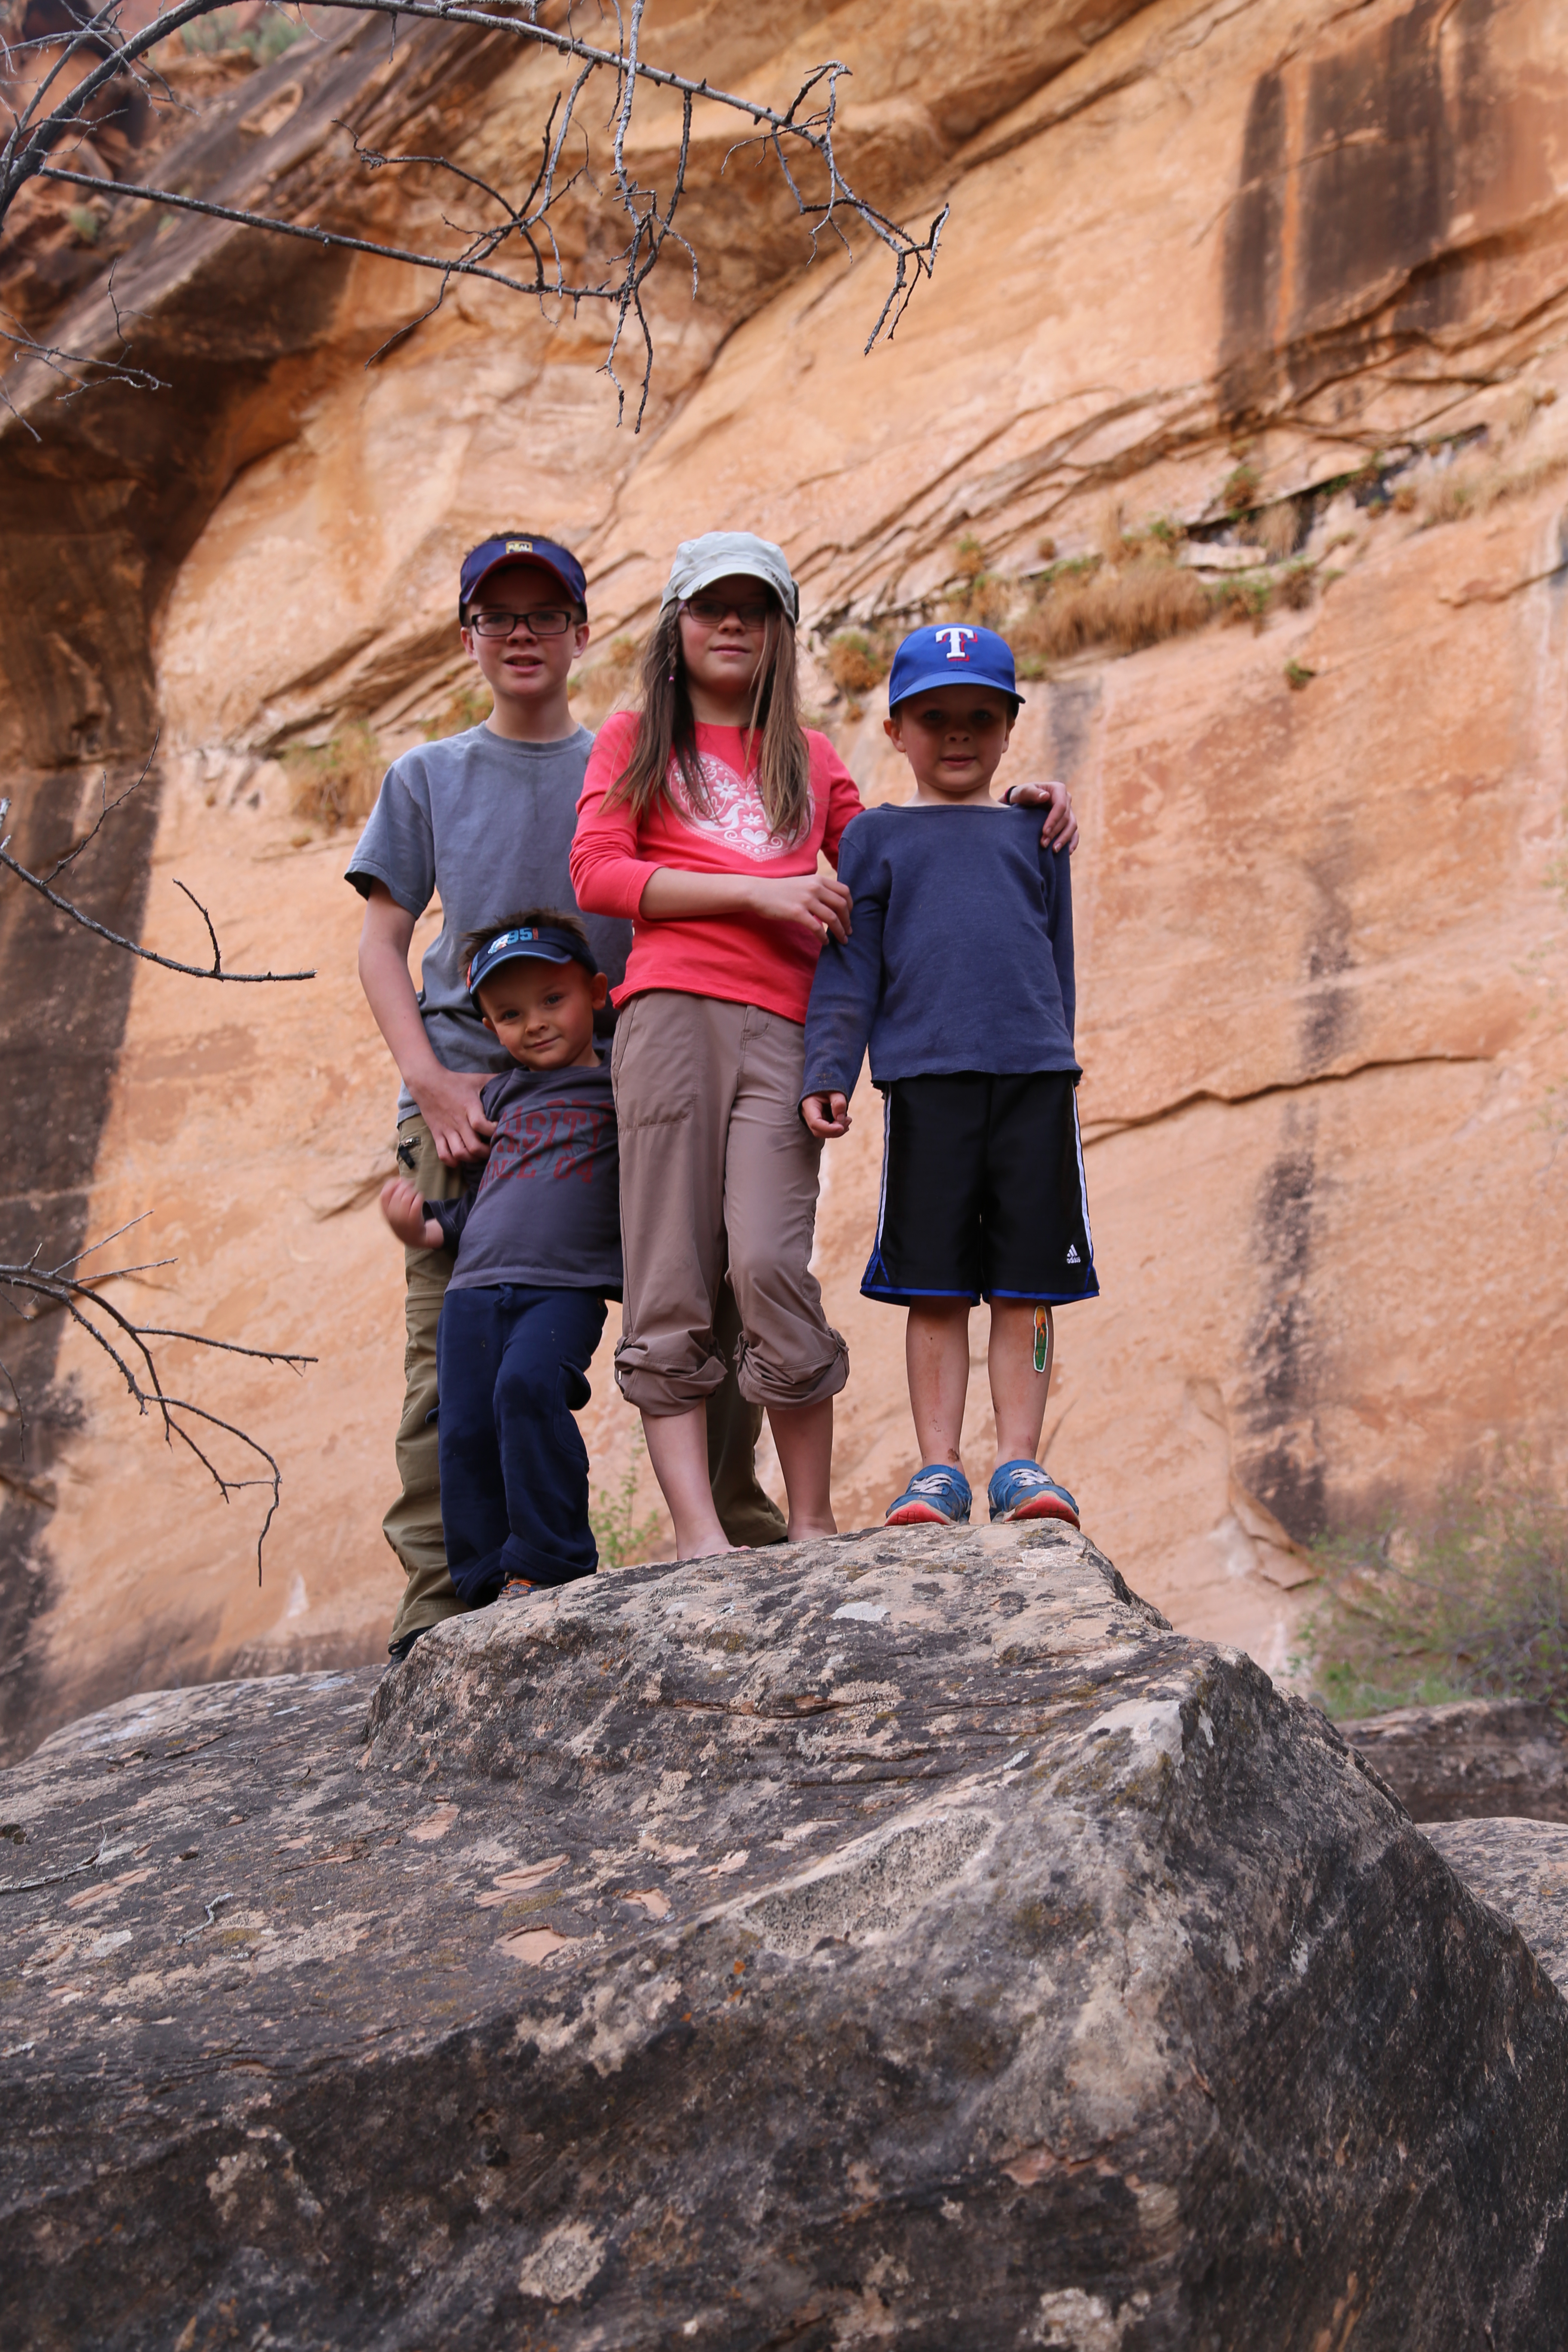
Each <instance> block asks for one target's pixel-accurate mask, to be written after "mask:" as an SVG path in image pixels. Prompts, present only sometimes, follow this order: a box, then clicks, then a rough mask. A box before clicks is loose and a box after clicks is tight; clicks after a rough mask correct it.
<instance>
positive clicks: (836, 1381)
mask: <svg viewBox="0 0 1568 2352" xmlns="http://www.w3.org/2000/svg"><path fill="white" fill-rule="evenodd" d="M610 1066H611V1071H612V1074H613V1076H614V1078H615V1084H616V1121H617V1124H618V1126H619V1129H620V1145H621V1242H622V1246H623V1250H624V1253H625V1257H626V1301H625V1316H624V1322H623V1328H622V1334H621V1342H620V1345H619V1347H618V1348H617V1349H616V1380H617V1381H618V1382H619V1383H620V1387H621V1391H622V1394H623V1395H624V1396H626V1398H627V1399H628V1400H629V1401H630V1402H631V1403H633V1404H635V1405H639V1406H641V1407H642V1408H643V1410H644V1411H645V1412H651V1413H654V1414H656V1415H658V1414H668V1413H676V1412H686V1411H688V1410H689V1408H690V1407H691V1406H693V1405H697V1404H701V1403H702V1402H704V1401H705V1400H706V1399H707V1398H708V1397H710V1395H711V1394H712V1392H713V1391H714V1390H715V1389H717V1388H718V1387H719V1385H720V1383H721V1381H722V1380H723V1379H724V1376H725V1369H726V1364H725V1356H726V1350H725V1348H724V1346H723V1345H722V1343H721V1339H720V1337H719V1335H718V1333H717V1332H716V1329H715V1326H716V1324H718V1323H719V1322H720V1309H721V1296H722V1290H723V1285H724V1271H725V1261H726V1251H727V1253H728V1263H729V1275H730V1282H731V1285H732V1286H733V1290H734V1299H735V1306H736V1307H737V1308H738V1309H739V1313H740V1322H741V1334H740V1339H739V1341H738V1342H737V1344H736V1347H735V1367H734V1369H735V1374H736V1378H737V1379H738V1381H739V1382H740V1388H741V1394H742V1396H743V1397H744V1398H746V1399H747V1401H748V1402H750V1403H752V1404H756V1405H806V1404H818V1403H820V1402H822V1401H823V1400H824V1399H825V1398H827V1397H831V1396H835V1395H837V1392H838V1391H839V1390H840V1389H841V1388H842V1387H843V1386H844V1383H845V1381H847V1379H848V1377H849V1358H848V1351H847V1349H846V1347H845V1344H844V1341H843V1339H841V1338H840V1337H839V1335H838V1333H837V1331H835V1330H833V1329H832V1328H830V1327H829V1325H828V1322H827V1320H826V1317H825V1316H824V1314H823V1311H822V1292H821V1290H820V1288H819V1287H818V1285H817V1281H816V1276H815V1275H814V1274H813V1273H812V1271H811V1250H812V1242H813V1238H814V1235H815V1231H816V1185H817V1162H818V1160H819V1159H820V1157H821V1150H822V1147H821V1145H820V1144H819V1143H818V1142H817V1141H816V1139H815V1138H814V1137H813V1136H812V1135H811V1134H810V1133H809V1132H808V1130H807V1129H806V1127H805V1122H804V1121H803V1119H802V1118H801V1116H800V1095H801V1084H802V1080H803V1077H804V1075H805V1030H804V1029H803V1027H802V1026H801V1024H800V1023H799V1022H798V1021H786V1020H784V1017H783V1016H782V1015H781V1014H779V1013H765V1012H763V1010H762V1009H761V1008H760V1007H759V1006H757V1005H754V1004H730V1003H725V1002H723V1000H722V999H721V998H718V997H712V996H688V995H684V994H682V993H680V992H678V991H675V990H672V989H655V990H650V991H649V992H647V994H646V995H643V996H635V997H633V998H632V1000H631V1002H630V1003H628V1004H626V1005H625V1006H624V1007H623V1008H622V1011H621V1015H620V1018H619V1020H618V1021H617V1023H616V1043H615V1050H614V1053H613V1055H612V1057H611V1064H610Z"/></svg>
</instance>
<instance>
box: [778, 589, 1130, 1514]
mask: <svg viewBox="0 0 1568 2352" xmlns="http://www.w3.org/2000/svg"><path fill="white" fill-rule="evenodd" d="M888 699H889V707H890V713H891V715H890V716H889V719H888V720H887V722H886V728H887V732H888V735H889V738H890V739H891V740H892V741H893V743H894V744H896V746H897V747H898V749H899V751H901V752H902V754H903V756H904V757H905V758H906V759H907V760H908V761H909V762H910V768H911V770H912V771H913V774H914V782H915V793H914V798H913V799H912V801H910V802H907V803H905V804H904V805H903V806H901V807H887V806H884V807H879V808H870V809H867V810H866V811H865V812H864V813H863V814H861V815H859V816H858V817H857V818H856V819H855V821H854V823H853V824H851V825H850V826H849V827H848V829H847V832H846V834H845V835H844V840H843V844H842V845H841V847H840V850H839V855H838V878H839V880H840V881H841V882H843V883H845V884H847V886H848V888H849V890H850V891H851V893H852V897H853V906H852V909H851V914H850V929H849V935H848V937H847V939H845V940H834V939H829V940H828V941H827V943H826V947H825V948H824V950H823V953H822V960H821V961H820V962H819V963H818V965H817V968H816V980H815V982H814V984H813V988H812V992H811V1006H810V1010H809V1012H808V1013H807V1015H806V1024H805V1100H804V1101H803V1102H802V1105H801V1111H802V1116H803V1117H804V1118H805V1123H806V1125H807V1127H808V1128H809V1129H811V1131H812V1133H813V1134H814V1135H818V1136H821V1137H823V1138H825V1139H826V1138H830V1137H834V1136H838V1135H842V1134H843V1133H844V1132H845V1130H846V1129H847V1127H848V1125H849V1116H848V1108H847V1104H848V1098H849V1097H850V1095H851V1094H852V1093H853V1092H854V1088H855V1082H856V1079H857V1078H858V1076H859V1071H860V1062H861V1057H862V1055H864V1053H865V1052H866V1049H867V1046H868V1045H869V1047H870V1055H871V1076H872V1079H873V1081H874V1083H875V1084H876V1085H877V1087H879V1089H880V1090H881V1093H882V1097H883V1105H884V1112H883V1122H884V1145H883V1155H884V1156H883V1163H882V1197H881V1206H880V1210H879V1215H878V1221H877V1238H876V1243H875V1245H874V1247H873V1249H872V1252H871V1259H870V1264H869V1265H868V1267H867V1269H866V1275H865V1279H864V1281H863V1282H862V1284H861V1289H862V1291H863V1293H864V1294H865V1296H866V1297H868V1298H880V1299H885V1300H887V1301H888V1302H889V1304H892V1305H895V1306H902V1307H908V1309H909V1324H908V1330H907V1334H906V1340H905V1350H906V1361H907V1366H908V1371H909V1381H910V1405H911V1408H912V1410H913V1413H914V1422H915V1432H916V1435H917V1438H918V1440H919V1443H920V1449H921V1468H920V1470H919V1471H918V1473H917V1474H916V1475H915V1476H914V1477H913V1478H911V1479H910V1483H909V1486H907V1487H906V1488H905V1490H904V1492H903V1493H902V1494H901V1495H900V1496H899V1497H898V1499H897V1500H896V1502H894V1503H893V1504H892V1505H891V1506H890V1507H889V1511H888V1515H887V1517H888V1522H889V1525H890V1526H900V1525H904V1524H907V1523H909V1522H910V1521H920V1520H933V1521H937V1522H947V1523H949V1524H952V1523H957V1522H963V1521H964V1520H967V1518H968V1517H969V1514H970V1507H971V1500H972V1497H971V1492H970V1486H969V1481H968V1479H967V1478H966V1476H965V1475H964V1472H963V1462H962V1459H961V1456H960V1453H959V1441H960V1438H961V1435H962V1432H963V1407H964V1397H965V1391H966V1390H967V1387H968V1381H969V1312H970V1308H971V1307H972V1306H973V1304H974V1303H975V1302H976V1300H978V1299H979V1298H982V1297H984V1298H988V1299H989V1300H990V1302H991V1342H990V1353H989V1370H990V1376H991V1396H992V1402H993V1404H994V1408H995V1415H996V1465H995V1468H994V1471H993V1473H992V1475H991V1479H990V1485H989V1495H988V1500H989V1505H990V1513H991V1517H992V1518H993V1519H1027V1518H1061V1519H1067V1520H1068V1521H1069V1522H1070V1523H1071V1524H1072V1525H1073V1526H1074V1527H1076V1526H1077V1525H1078V1506H1077V1504H1076V1502H1075V1501H1074V1499H1073V1497H1072V1496H1071V1495H1069V1494H1068V1491H1067V1489H1066V1487H1064V1486H1058V1483H1057V1481H1056V1480H1055V1479H1054V1478H1052V1477H1051V1476H1050V1475H1048V1473H1047V1472H1046V1471H1045V1470H1044V1469H1042V1468H1041V1466H1040V1465H1039V1463H1038V1461H1037V1459H1036V1456H1037V1453H1038V1449H1039V1443H1040V1432H1041V1428H1042V1426H1043V1424H1044V1421H1045V1411H1046V1398H1047V1392H1048V1390H1049V1385H1050V1367H1051V1352H1052V1340H1053V1336H1054V1335H1053V1329H1052V1318H1051V1310H1052V1308H1053V1307H1057V1306H1061V1305H1063V1304H1065V1303H1066V1302H1068V1300H1071V1299H1077V1298H1089V1297H1094V1296H1095V1295H1096V1293H1097V1292H1098V1291H1099V1288H1100V1284H1099V1280H1098V1278H1097V1276H1096V1275H1095V1271H1094V1258H1093V1252H1092V1249H1091V1247H1090V1242H1089V1218H1088V1213H1087V1208H1086V1204H1085V1199H1084V1181H1083V1156H1082V1150H1081V1146H1080V1144H1079V1129H1078V1110H1077V1103H1076V1098H1075V1093H1074V1089H1075V1087H1076V1086H1077V1083H1078V1079H1079V1066H1078V1061H1077V1058H1076V1055H1075V1054H1074V1051H1073V1015H1074V1010H1075V1003H1076V992H1075V989H1074V983H1073V953H1072V886H1071V870H1070V867H1069V865H1068V860H1067V859H1066V858H1065V857H1061V858H1058V857H1054V856H1051V855H1050V853H1049V852H1048V851H1047V850H1044V849H1043V848H1042V847H1041V844H1040V830H1039V824H1038V820H1037V816H1036V815H1035V814H1034V813H1033V812H1032V811H1030V810H1026V809H1023V808H1019V809H1017V810H1014V809H1012V808H1010V807H1008V806H1007V805H1006V802H1007V795H1006V793H1004V794H1003V795H1002V799H1001V801H1000V802H998V801H996V800H994V799H993V798H992V794H991V782H992V779H993V777H994V774H995V772H996V770H997V768H998V766H999V765H1000V763H1001V760H1002V755H1003V753H1004V752H1005V750H1006V748H1007V740H1008V737H1009V736H1010V734H1011V732H1012V729H1013V721H1014V719H1015V718H1016V715H1017V710H1018V706H1019V703H1020V701H1021V699H1022V698H1021V696H1020V695H1019V693H1018V687H1017V679H1016V675H1015V671H1014V667H1013V656H1012V652H1011V650H1010V648H1009V647H1008V646H1007V644H1006V643H1005V640H1004V639H1003V638H1001V637H999V636H998V635H996V634H995V633H994V631H993V630H990V629H982V628H978V627H976V626H974V625H973V624H971V623H967V622H965V623H962V624H959V623H952V624H943V625H941V626H937V627H931V628H923V629H917V630H915V631H914V632H913V634H912V635H910V636H908V637H906V638H905V639H904V641H903V643H902V645H901V646H900V647H899V650H898V653H897V655H896V656H894V660H893V667H892V674H891V676H890V677H889V681H888Z"/></svg>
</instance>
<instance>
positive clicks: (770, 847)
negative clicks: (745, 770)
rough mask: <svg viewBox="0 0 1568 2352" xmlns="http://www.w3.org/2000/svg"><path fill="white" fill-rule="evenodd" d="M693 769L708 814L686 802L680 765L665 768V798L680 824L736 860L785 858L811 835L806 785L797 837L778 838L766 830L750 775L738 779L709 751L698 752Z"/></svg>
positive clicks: (809, 796)
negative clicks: (671, 803)
mask: <svg viewBox="0 0 1568 2352" xmlns="http://www.w3.org/2000/svg"><path fill="white" fill-rule="evenodd" d="M697 765H698V768H699V770H700V772H701V776H702V782H703V784H704V786H705V787H706V790H707V793H708V814H706V815H702V814H699V812H698V811H697V810H695V809H694V808H693V807H692V806H691V803H690V802H689V799H688V797H687V793H686V788H685V786H684V784H683V783H682V782H681V778H680V767H679V761H675V760H673V759H672V760H671V761H670V763H669V789H670V796H671V798H672V799H673V800H674V802H675V803H676V806H677V807H678V808H679V811H680V816H681V822H682V823H683V824H689V826H690V827H691V829H692V831H693V832H694V833H705V834H706V835H708V837H709V839H710V841H719V842H722V843H723V845H724V847H725V848H726V849H729V850H733V851H735V852H736V853H738V854H739V855H740V856H743V857H751V858H754V859H759V860H760V859H762V858H768V857H787V856H789V854H790V852H791V851H792V850H793V849H794V848H795V845H796V844H797V843H798V842H799V841H800V840H801V839H802V837H803V836H804V835H806V834H808V833H809V832H810V831H811V823H812V817H813V815H814V814H815V811H816V803H815V800H814V799H813V796H812V793H811V789H810V786H809V785H808V786H807V788H806V796H805V822H804V824H802V826H801V830H800V832H799V833H798V834H795V835H792V836H791V837H790V838H789V839H787V840H784V839H781V838H780V836H779V835H777V834H774V833H770V832H769V830H768V819H767V812H766V810H765V809H764V808H763V801H762V794H761V793H759V792H758V790H757V780H756V778H755V776H741V775H737V774H736V772H735V771H734V769H733V768H731V765H730V763H729V761H727V760H721V759H718V758H716V757H715V755H714V754H713V753H712V752H711V751H700V752H699V753H698V755H697Z"/></svg>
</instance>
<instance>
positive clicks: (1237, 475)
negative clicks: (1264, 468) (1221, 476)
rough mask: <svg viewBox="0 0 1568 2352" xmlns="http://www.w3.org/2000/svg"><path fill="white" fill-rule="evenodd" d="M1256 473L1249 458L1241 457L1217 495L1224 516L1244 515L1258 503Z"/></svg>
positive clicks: (1255, 468) (1256, 469) (1256, 470)
mask: <svg viewBox="0 0 1568 2352" xmlns="http://www.w3.org/2000/svg"><path fill="white" fill-rule="evenodd" d="M1219 499H1220V504H1221V506H1222V507H1223V508H1224V509H1225V510H1226V514H1232V515H1235V514H1246V513H1247V510H1248V509H1250V508H1252V507H1255V506H1256V505H1257V503H1258V468H1257V467H1256V466H1255V465H1254V464H1253V462H1252V460H1251V458H1250V457H1243V458H1242V460H1241V462H1240V464H1239V465H1236V466H1233V467H1231V469H1230V472H1229V473H1228V474H1227V475H1226V478H1225V488H1223V489H1222V490H1221V492H1220V494H1219Z"/></svg>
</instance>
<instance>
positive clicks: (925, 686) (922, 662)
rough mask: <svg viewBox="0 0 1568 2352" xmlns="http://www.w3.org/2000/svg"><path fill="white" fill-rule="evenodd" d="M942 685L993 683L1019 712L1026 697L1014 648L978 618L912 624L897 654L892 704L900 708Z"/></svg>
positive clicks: (890, 687)
mask: <svg viewBox="0 0 1568 2352" xmlns="http://www.w3.org/2000/svg"><path fill="white" fill-rule="evenodd" d="M936 686H990V687H994V688H995V689H996V691H997V693H998V694H1007V695H1011V697H1012V698H1013V708H1014V710H1015V712H1016V709H1017V707H1018V705H1019V704H1020V703H1021V702H1022V701H1023V699H1024V698H1023V696H1022V695H1021V694H1020V693H1019V691H1018V678H1017V673H1016V670H1015V669H1014V667H1013V648H1012V646H1010V645H1009V644H1008V643H1007V640H1006V638H1005V637H999V636H998V635H997V634H996V632H995V630H994V629H983V628H981V627H980V626H979V625H978V624H977V623H975V622H973V621H939V622H938V623H937V624H936V625H935V626H934V627H931V628H927V629H911V630H910V634H909V635H908V636H907V637H906V638H905V639H904V642H903V644H902V645H901V646H900V647H899V650H898V652H897V653H896V654H895V655H894V656H893V668H892V675H891V676H890V677H889V680H888V708H889V710H896V709H898V707H899V705H900V702H907V701H908V700H909V698H910V695H911V694H929V693H930V692H931V688H933V687H936Z"/></svg>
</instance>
